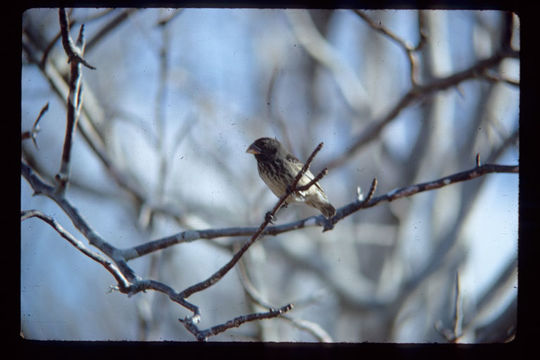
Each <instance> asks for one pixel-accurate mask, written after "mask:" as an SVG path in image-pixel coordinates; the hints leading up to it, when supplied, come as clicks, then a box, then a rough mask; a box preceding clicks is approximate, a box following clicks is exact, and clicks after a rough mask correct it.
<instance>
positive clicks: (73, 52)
mask: <svg viewBox="0 0 540 360" xmlns="http://www.w3.org/2000/svg"><path fill="white" fill-rule="evenodd" d="M58 15H59V19H60V30H61V33H62V46H63V47H64V51H65V52H66V54H67V56H68V62H69V63H71V62H75V63H81V64H83V65H84V66H86V67H87V68H89V69H92V70H95V69H96V68H95V67H94V66H92V65H90V64H89V63H88V62H87V61H86V60H85V59H84V58H83V57H82V55H83V53H82V51H81V49H79V48H78V47H77V46H75V44H73V40H72V39H71V36H70V35H69V22H68V18H67V13H66V9H64V8H61V9H59V10H58Z"/></svg>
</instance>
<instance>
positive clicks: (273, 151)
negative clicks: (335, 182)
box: [246, 137, 336, 219]
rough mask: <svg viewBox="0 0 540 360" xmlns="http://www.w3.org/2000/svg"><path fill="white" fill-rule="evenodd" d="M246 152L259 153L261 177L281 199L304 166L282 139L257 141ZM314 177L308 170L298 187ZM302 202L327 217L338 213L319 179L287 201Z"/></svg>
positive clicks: (258, 160)
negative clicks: (286, 147)
mask: <svg viewBox="0 0 540 360" xmlns="http://www.w3.org/2000/svg"><path fill="white" fill-rule="evenodd" d="M246 153H250V154H253V155H254V156H255V159H256V160H257V169H258V170H259V176H260V177H261V179H262V180H263V181H264V182H265V184H266V185H267V186H268V187H269V188H270V190H271V191H272V192H273V193H274V195H276V196H277V197H278V198H281V197H282V196H284V195H285V194H286V192H287V190H288V188H289V186H291V185H292V183H293V181H294V179H295V178H296V175H297V174H298V172H299V171H300V170H301V169H302V167H303V166H304V164H303V163H302V162H301V161H300V160H298V159H297V158H296V157H295V156H294V155H292V154H291V153H289V152H288V151H287V150H286V149H285V147H283V145H281V143H280V142H279V141H278V140H276V139H272V138H268V137H262V138H259V139H257V140H255V141H254V142H253V143H252V144H251V145H249V147H248V148H247V149H246ZM313 178H314V176H313V174H312V173H311V171H309V170H307V171H306V172H305V173H304V175H302V177H301V178H300V180H299V181H298V184H297V186H298V187H300V186H304V185H307V184H308V183H309V182H310V181H311V180H313ZM298 202H300V203H301V202H303V203H305V204H307V205H309V206H312V207H314V208H316V209H318V210H319V211H320V212H321V213H322V214H323V215H324V217H326V218H327V219H330V218H331V217H333V216H334V215H335V214H336V209H335V208H334V206H332V204H330V201H328V197H327V196H326V194H325V193H324V190H323V188H322V187H321V185H319V183H318V182H316V183H315V184H313V185H312V186H310V187H309V189H307V190H305V191H298V192H295V193H292V194H291V195H289V197H288V198H287V199H286V200H285V204H288V203H298Z"/></svg>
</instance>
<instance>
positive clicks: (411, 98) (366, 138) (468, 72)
mask: <svg viewBox="0 0 540 360" xmlns="http://www.w3.org/2000/svg"><path fill="white" fill-rule="evenodd" d="M508 57H510V58H519V51H515V50H501V51H500V52H498V53H496V54H494V55H493V56H491V57H490V58H487V59H484V60H480V61H478V62H477V63H476V64H474V65H472V66H471V67H469V68H468V69H465V70H463V71H459V72H456V73H454V74H452V75H449V76H446V77H443V78H438V79H435V80H433V81H432V82H431V83H429V84H426V85H418V86H416V87H413V88H411V89H410V90H409V91H408V92H407V93H405V95H403V97H401V99H399V101H398V102H397V103H396V105H394V106H393V107H392V108H391V109H390V111H389V112H388V113H387V114H386V115H385V116H383V117H382V118H381V119H380V120H375V121H374V122H373V123H371V124H370V125H369V126H368V127H367V128H366V129H365V130H364V131H363V132H362V133H360V134H359V135H357V136H356V137H355V138H354V139H353V143H352V145H351V146H347V152H345V153H343V154H341V155H339V156H338V157H336V158H335V159H334V160H332V161H330V163H329V164H328V168H329V169H332V168H335V167H338V166H340V165H342V164H343V163H344V162H345V161H347V160H348V159H349V158H350V157H352V156H353V155H354V154H355V153H356V152H358V151H359V150H360V149H361V148H363V147H364V146H366V145H367V144H369V143H370V142H372V141H373V140H375V139H377V137H378V136H379V134H380V133H381V132H382V130H383V129H384V128H385V127H386V126H387V125H388V124H390V123H391V122H392V121H393V120H394V119H396V118H397V117H398V115H399V114H400V113H401V111H402V110H404V109H405V108H407V107H408V106H410V105H412V104H413V103H414V102H415V101H417V100H419V99H421V98H423V97H425V96H428V95H431V94H433V93H435V92H438V91H442V90H446V89H448V88H450V87H453V86H456V85H458V84H460V83H461V82H463V81H466V80H470V79H475V78H480V79H483V78H484V77H483V76H482V75H483V74H484V71H485V70H486V69H489V68H490V67H493V66H495V65H497V64H499V63H500V62H501V61H502V60H503V59H505V58H508Z"/></svg>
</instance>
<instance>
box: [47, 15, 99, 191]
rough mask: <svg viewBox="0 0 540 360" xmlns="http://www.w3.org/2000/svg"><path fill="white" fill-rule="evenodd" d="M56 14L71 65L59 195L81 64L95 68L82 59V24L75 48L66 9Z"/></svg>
mask: <svg viewBox="0 0 540 360" xmlns="http://www.w3.org/2000/svg"><path fill="white" fill-rule="evenodd" d="M58 14H59V18H60V29H61V32H62V45H63V46H64V50H65V52H66V55H67V56H68V63H70V64H71V74H70V79H69V92H68V99H67V119H66V135H65V138H64V147H63V150H62V161H61V163H60V170H59V171H58V174H57V175H56V177H55V178H56V180H57V181H58V191H59V192H60V193H64V192H65V190H66V186H67V183H68V181H69V172H70V162H71V147H72V143H73V135H74V134H75V130H76V129H77V122H78V119H79V115H80V111H81V103H82V79H81V77H82V75H81V64H84V65H86V66H88V67H89V68H91V69H95V68H94V67H92V66H91V65H89V64H88V63H87V62H86V61H85V60H84V59H83V58H82V54H83V53H84V24H83V25H81V28H80V31H79V36H78V38H77V46H75V45H74V44H73V40H71V36H70V35H69V30H68V20H67V13H66V9H63V8H62V9H59V10H58Z"/></svg>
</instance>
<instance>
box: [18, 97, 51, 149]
mask: <svg viewBox="0 0 540 360" xmlns="http://www.w3.org/2000/svg"><path fill="white" fill-rule="evenodd" d="M47 110H49V103H48V102H47V104H45V106H43V107H42V108H41V111H40V112H39V115H38V117H37V119H36V120H35V121H34V125H32V129H31V130H29V131H25V132H23V133H22V135H21V139H22V140H25V139H32V142H33V143H34V146H35V147H36V149H39V146H38V144H37V140H36V137H37V133H38V132H39V130H40V129H39V121H40V120H41V118H42V116H43V114H45V113H46V112H47Z"/></svg>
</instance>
